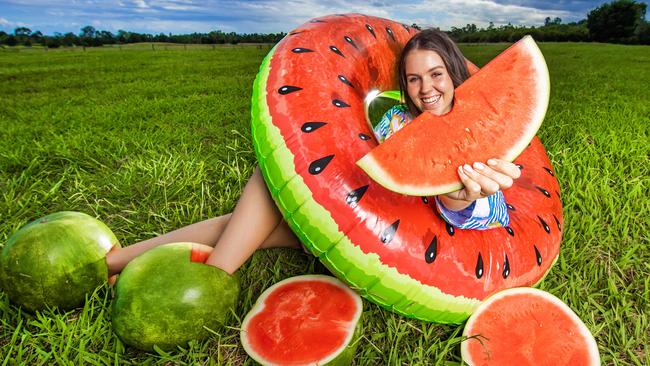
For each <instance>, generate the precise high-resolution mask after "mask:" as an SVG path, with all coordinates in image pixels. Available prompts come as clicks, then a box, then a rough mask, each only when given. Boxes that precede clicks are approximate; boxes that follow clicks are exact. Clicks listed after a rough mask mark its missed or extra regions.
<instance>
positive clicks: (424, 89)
mask: <svg viewBox="0 0 650 366" xmlns="http://www.w3.org/2000/svg"><path fill="white" fill-rule="evenodd" d="M433 89H434V85H433V79H431V78H424V79H423V80H422V84H421V85H420V93H421V94H427V93H429V92H431V91H432V90H433Z"/></svg>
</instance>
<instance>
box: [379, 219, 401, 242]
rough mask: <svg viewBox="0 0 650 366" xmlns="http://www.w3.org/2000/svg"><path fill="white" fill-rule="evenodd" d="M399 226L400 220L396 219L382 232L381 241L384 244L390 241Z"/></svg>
mask: <svg viewBox="0 0 650 366" xmlns="http://www.w3.org/2000/svg"><path fill="white" fill-rule="evenodd" d="M398 227H399V220H397V221H395V222H394V223H393V224H392V225H391V226H389V227H387V228H386V229H385V230H384V232H383V233H382V234H381V238H380V240H381V242H382V243H384V244H388V243H390V242H391V241H392V240H393V238H394V237H395V233H396V232H397V228H398Z"/></svg>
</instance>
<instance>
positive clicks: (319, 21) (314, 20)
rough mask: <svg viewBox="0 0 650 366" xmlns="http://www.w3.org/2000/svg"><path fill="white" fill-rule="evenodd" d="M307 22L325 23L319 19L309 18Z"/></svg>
mask: <svg viewBox="0 0 650 366" xmlns="http://www.w3.org/2000/svg"><path fill="white" fill-rule="evenodd" d="M309 23H325V21H324V20H320V19H313V20H310V21H309Z"/></svg>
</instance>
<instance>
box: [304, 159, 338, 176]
mask: <svg viewBox="0 0 650 366" xmlns="http://www.w3.org/2000/svg"><path fill="white" fill-rule="evenodd" d="M333 158H334V155H328V156H326V157H324V158H320V159H318V160H314V161H312V162H311V164H309V174H311V175H317V174H320V173H322V172H323V170H325V167H327V164H329V163H330V161H332V159H333Z"/></svg>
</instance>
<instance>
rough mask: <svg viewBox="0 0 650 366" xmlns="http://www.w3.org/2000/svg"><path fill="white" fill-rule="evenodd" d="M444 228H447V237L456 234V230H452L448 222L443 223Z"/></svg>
mask: <svg viewBox="0 0 650 366" xmlns="http://www.w3.org/2000/svg"><path fill="white" fill-rule="evenodd" d="M445 226H446V227H447V234H449V236H454V234H456V230H455V229H454V226H453V225H451V224H450V223H448V222H445Z"/></svg>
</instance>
